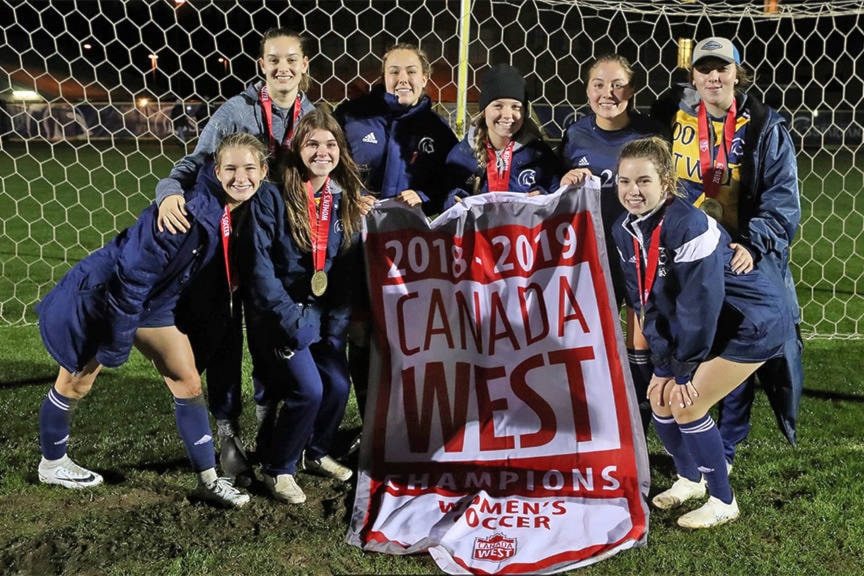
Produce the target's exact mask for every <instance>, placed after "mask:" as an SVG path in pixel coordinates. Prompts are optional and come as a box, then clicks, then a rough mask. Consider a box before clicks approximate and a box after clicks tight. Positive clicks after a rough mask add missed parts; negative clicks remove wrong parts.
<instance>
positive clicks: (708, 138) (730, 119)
mask: <svg viewBox="0 0 864 576" xmlns="http://www.w3.org/2000/svg"><path fill="white" fill-rule="evenodd" d="M736 112H737V110H736V106H735V99H734V98H733V99H732V106H730V107H729V111H728V112H727V113H726V118H725V119H724V120H723V145H722V146H720V147H719V149H718V150H717V158H716V159H714V160H713V162H712V159H711V156H713V154H712V152H713V151H714V142H713V138H712V132H713V130H711V126H710V124H709V122H708V111H707V110H706V109H705V103H704V102H700V103H699V166H700V168H701V169H702V189H703V191H704V192H705V196H706V197H707V198H714V197H715V196H717V193H718V192H719V191H720V182H721V181H722V180H723V173H724V172H725V171H726V168H727V165H726V163H727V161H728V154H729V150H730V149H731V148H732V139H733V138H734V137H735V115H736Z"/></svg>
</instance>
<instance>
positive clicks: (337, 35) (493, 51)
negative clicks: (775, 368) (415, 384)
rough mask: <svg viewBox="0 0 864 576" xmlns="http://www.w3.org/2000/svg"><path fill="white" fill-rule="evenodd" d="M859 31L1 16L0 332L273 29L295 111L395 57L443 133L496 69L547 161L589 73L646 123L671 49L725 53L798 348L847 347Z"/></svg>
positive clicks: (249, 13)
mask: <svg viewBox="0 0 864 576" xmlns="http://www.w3.org/2000/svg"><path fill="white" fill-rule="evenodd" d="M862 16H864V3H862V2H860V1H859V0H856V1H844V0H838V1H833V2H813V1H807V2H791V1H786V0H779V1H778V0H759V1H753V2H741V1H712V2H705V1H690V0H678V1H670V2H644V1H626V0H624V1H612V0H595V1H590V2H588V1H578V0H570V1H564V0H534V1H531V0H529V1H522V0H493V1H490V0H473V1H472V0H460V1H459V2H453V1H444V0H426V1H420V0H410V1H409V0H352V1H350V2H341V3H336V2H320V1H313V0H299V1H292V2H279V3H276V2H273V3H270V2H268V3H252V2H248V3H246V2H240V3H236V2H206V1H203V0H202V1H199V0H185V1H174V0H130V1H128V2H89V1H86V0H79V1H70V2H48V1H40V0H30V1H25V0H4V2H3V3H2V4H0V30H2V31H3V34H4V40H5V42H4V43H3V44H0V70H2V72H0V101H2V104H3V108H2V109H0V324H4V325H11V324H31V323H33V322H35V321H36V316H35V313H34V312H33V306H34V305H35V304H36V303H37V302H38V301H39V299H40V298H41V297H42V296H43V295H44V294H45V293H46V292H47V291H48V290H50V288H51V287H52V286H53V285H54V284H55V283H56V281H57V280H59V278H60V277H61V276H62V275H63V274H64V273H65V272H66V270H68V269H69V267H71V266H72V265H73V264H74V263H75V262H77V261H78V260H79V259H80V258H82V257H83V256H84V255H86V254H87V253H89V252H90V251H92V250H93V249H95V248H97V247H99V246H101V245H102V244H103V243H104V242H105V241H107V240H108V239H109V238H110V237H111V236H113V235H114V234H116V233H117V232H118V231H119V230H120V229H122V228H123V227H125V226H128V225H129V224H130V223H131V222H132V221H133V220H134V218H135V217H136V216H137V214H138V213H139V212H140V210H141V209H142V208H143V207H144V206H146V204H147V203H149V202H151V201H152V199H153V196H154V186H155V183H156V180H157V179H158V178H160V177H164V176H165V175H166V174H167V173H168V171H169V170H170V167H171V165H172V164H173V163H174V162H175V161H176V160H178V159H179V158H180V157H182V155H183V154H185V153H186V152H187V151H189V150H191V148H192V146H194V139H195V136H196V134H197V131H198V130H199V129H200V127H201V126H203V125H204V123H205V122H206V121H207V118H208V116H209V114H210V113H211V112H212V110H214V109H215V108H216V107H217V106H218V105H220V104H221V103H222V102H224V101H225V100H226V99H227V98H230V97H231V96H233V95H235V94H237V93H239V92H240V91H241V90H242V89H243V88H244V87H245V86H246V85H247V84H248V83H249V82H251V81H253V80H255V79H256V78H258V76H259V74H258V71H257V69H256V58H257V54H256V53H257V50H258V41H259V39H260V36H261V34H262V33H263V32H264V31H265V30H266V29H267V28H269V27H271V26H276V25H280V26H287V27H292V28H296V29H298V30H300V31H302V32H304V33H305V34H306V35H307V36H308V37H310V38H311V39H312V40H313V42H312V44H313V46H314V51H313V53H312V54H311V55H310V56H311V57H310V74H311V76H312V79H313V85H312V88H311V89H310V94H309V95H310V97H311V99H312V100H313V101H320V100H325V101H327V102H330V103H331V104H333V105H335V104H338V103H339V102H341V101H343V100H344V99H346V98H349V97H352V96H354V95H356V94H358V93H359V92H362V91H365V90H368V89H369V87H370V85H371V84H372V83H374V82H375V81H376V80H377V79H378V78H379V76H380V71H381V62H380V55H381V54H383V53H384V51H385V50H386V49H387V48H388V47H389V46H390V45H392V44H394V43H396V42H411V43H415V44H418V45H420V47H421V48H423V50H425V51H426V52H427V54H428V55H429V57H430V60H431V61H432V64H433V73H432V77H431V79H430V83H429V88H428V90H429V93H430V96H431V97H432V98H433V100H434V101H436V102H438V103H439V104H438V106H437V109H438V110H439V112H441V113H442V115H444V116H445V117H447V119H448V121H449V122H450V124H451V126H452V127H453V128H454V130H455V129H458V128H464V126H466V123H467V121H468V120H469V119H470V115H471V113H472V112H473V111H476V102H477V96H478V91H477V90H478V85H479V79H480V77H481V75H482V73H483V71H484V69H485V68H486V67H487V66H488V65H490V64H492V63H499V62H506V63H510V64H513V65H515V66H516V67H518V68H519V69H520V70H521V71H522V72H523V73H525V75H526V78H527V81H528V88H529V94H530V96H531V100H532V110H533V114H535V116H536V118H537V119H538V121H539V123H540V124H541V126H542V127H543V129H544V131H545V133H546V135H547V137H548V138H549V139H550V140H551V141H555V140H557V139H558V138H560V136H561V134H562V131H563V130H564V129H565V128H566V126H567V125H568V123H569V122H571V121H572V120H573V119H574V117H576V115H578V114H580V113H582V111H584V110H585V108H586V98H585V86H584V84H583V82H582V80H581V78H582V76H583V74H584V73H585V71H586V69H587V66H588V65H589V64H590V62H591V61H592V60H593V59H594V58H595V57H597V56H599V55H601V54H603V53H607V52H618V53H621V54H623V55H624V56H626V57H627V58H628V59H629V60H630V61H631V62H633V63H634V65H635V68H636V70H637V72H638V78H637V81H638V88H639V90H638V93H637V95H636V104H637V106H638V107H640V108H642V109H648V108H649V107H650V105H651V103H652V102H653V100H654V99H655V98H656V97H657V96H658V95H659V94H660V93H662V92H663V91H664V90H665V89H666V88H668V87H669V86H670V84H671V83H672V82H673V81H676V80H680V79H681V77H682V76H683V77H684V78H686V72H685V71H684V70H682V69H681V68H680V67H679V56H683V59H682V61H683V62H686V61H687V57H686V54H682V50H683V51H685V52H686V47H687V46H688V41H691V43H690V44H689V45H690V46H692V41H693V40H699V39H701V38H703V37H706V36H710V35H721V36H727V37H730V38H731V39H732V40H733V41H734V42H735V43H736V45H737V46H738V47H739V48H740V49H741V51H742V56H743V61H744V65H745V67H746V68H748V69H749V70H751V71H752V72H753V75H754V85H753V87H752V89H751V90H752V91H753V93H754V95H755V96H756V97H758V98H759V99H761V100H763V101H765V102H766V103H768V104H769V105H771V106H772V107H774V108H776V109H778V110H779V111H780V112H781V113H782V114H783V115H784V116H785V117H786V118H787V119H788V121H789V125H790V128H791V132H792V135H793V138H794V140H795V144H796V149H797V153H798V154H797V157H798V169H799V178H800V182H801V202H802V212H803V219H802V225H801V229H800V232H799V235H798V237H797V239H796V241H795V244H794V245H793V249H792V271H793V274H794V276H795V281H796V284H797V287H798V293H799V299H800V303H801V306H802V309H803V321H802V328H803V331H804V333H805V334H806V335H807V336H810V337H831V338H861V337H864V298H862V291H864V205H862V202H864V201H862V200H861V199H860V196H861V194H860V192H861V190H862V189H864V168H862V166H864V165H862V164H861V163H860V162H858V158H859V156H860V152H861V149H862V126H864V112H861V111H860V109H861V108H862V99H864V69H862V67H861V64H859V57H858V56H859V54H860V53H861V52H862V51H864V18H862ZM178 106H179V107H178ZM183 123H185V128H184V129H182V130H180V129H176V130H175V128H177V127H178V126H180V125H181V124H183Z"/></svg>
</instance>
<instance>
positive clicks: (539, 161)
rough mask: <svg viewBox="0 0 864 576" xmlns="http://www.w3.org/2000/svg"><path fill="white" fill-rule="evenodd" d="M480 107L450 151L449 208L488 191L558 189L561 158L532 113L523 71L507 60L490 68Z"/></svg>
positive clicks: (535, 192)
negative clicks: (529, 109)
mask: <svg viewBox="0 0 864 576" xmlns="http://www.w3.org/2000/svg"><path fill="white" fill-rule="evenodd" d="M479 107H480V111H479V113H478V114H477V115H476V116H475V117H474V119H473V120H472V122H471V127H470V128H469V130H468V134H467V135H466V136H465V138H463V139H462V141H461V142H459V144H457V145H456V147H455V148H453V150H451V151H450V154H449V155H448V156H447V173H448V177H449V178H450V181H451V188H450V193H449V195H448V197H447V201H446V202H445V205H444V207H445V208H449V207H450V206H453V205H454V204H455V203H456V202H461V201H462V198H466V197H468V196H472V195H474V194H482V193H486V192H508V191H509V192H524V193H527V194H548V193H549V192H554V191H555V189H556V188H558V186H559V184H560V176H559V174H560V172H561V166H560V162H559V160H558V157H557V156H556V155H555V153H554V152H553V151H552V149H551V148H550V147H549V145H547V144H546V143H545V142H544V141H543V138H542V137H541V135H540V129H539V128H538V127H537V125H536V124H535V123H534V121H533V120H531V118H530V117H529V116H528V98H527V95H526V92H525V78H524V77H523V76H522V74H521V73H520V72H519V71H518V70H517V69H516V68H514V67H512V66H508V65H506V64H498V65H496V66H493V67H492V68H490V69H489V70H488V71H487V72H486V74H485V75H484V76H483V82H482V85H481V89H480V100H479Z"/></svg>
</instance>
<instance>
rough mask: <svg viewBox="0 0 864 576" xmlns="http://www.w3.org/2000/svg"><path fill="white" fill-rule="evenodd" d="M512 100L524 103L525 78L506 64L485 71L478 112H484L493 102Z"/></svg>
mask: <svg viewBox="0 0 864 576" xmlns="http://www.w3.org/2000/svg"><path fill="white" fill-rule="evenodd" d="M499 98H513V99H514V100H518V101H520V102H522V104H523V105H524V104H525V103H526V102H525V100H526V97H525V78H524V77H523V76H522V74H521V73H520V72H519V70H517V69H516V68H514V67H512V66H508V65H507V64H496V65H495V66H493V67H492V68H490V69H489V70H487V71H486V74H485V75H484V76H483V84H482V85H481V87H480V110H481V111H482V110H484V109H485V108H486V106H488V105H489V103H490V102H492V101H493V100H498V99H499Z"/></svg>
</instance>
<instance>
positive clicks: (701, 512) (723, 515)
mask: <svg viewBox="0 0 864 576" xmlns="http://www.w3.org/2000/svg"><path fill="white" fill-rule="evenodd" d="M740 515H741V512H740V511H739V510H738V502H736V501H735V498H734V497H733V498H732V503H731V504H726V503H724V502H723V501H722V500H718V499H717V498H714V497H713V496H711V497H710V498H708V501H707V502H705V504H703V505H702V506H700V507H699V508H697V509H696V510H693V511H691V512H688V513H687V514H684V515H683V516H681V517H680V518H678V525H679V526H681V527H682V528H694V529H695V528H712V527H714V526H720V525H721V524H726V523H727V522H731V521H732V520H735V519H736V518H738V516H740Z"/></svg>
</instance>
